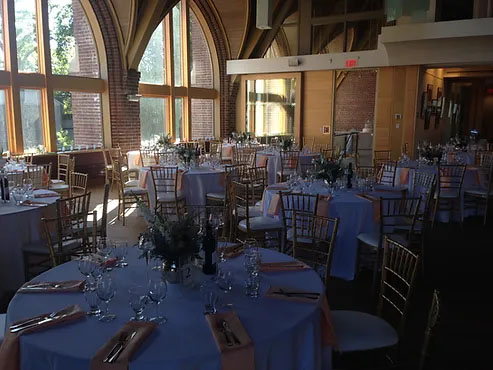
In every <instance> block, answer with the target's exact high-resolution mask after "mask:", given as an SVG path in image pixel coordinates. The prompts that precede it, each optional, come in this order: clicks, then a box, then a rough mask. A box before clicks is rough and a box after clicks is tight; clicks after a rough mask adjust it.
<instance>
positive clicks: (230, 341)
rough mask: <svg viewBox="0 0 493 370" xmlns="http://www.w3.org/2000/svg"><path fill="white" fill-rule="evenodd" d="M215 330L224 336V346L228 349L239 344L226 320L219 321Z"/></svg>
mask: <svg viewBox="0 0 493 370" xmlns="http://www.w3.org/2000/svg"><path fill="white" fill-rule="evenodd" d="M217 328H218V330H219V331H220V332H221V333H222V334H223V335H224V338H225V339H226V345H227V346H228V347H232V346H238V345H240V344H241V341H240V339H239V338H238V336H237V335H236V334H235V332H234V331H233V330H232V329H231V326H230V325H229V323H228V322H227V321H226V320H221V321H219V323H218V327H217Z"/></svg>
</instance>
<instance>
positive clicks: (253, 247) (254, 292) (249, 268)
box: [243, 239, 260, 298]
mask: <svg viewBox="0 0 493 370" xmlns="http://www.w3.org/2000/svg"><path fill="white" fill-rule="evenodd" d="M244 255H245V260H244V262H243V264H244V267H245V270H246V273H247V279H246V281H245V288H246V289H245V294H246V295H247V296H249V297H252V298H257V297H258V296H259V291H260V274H259V270H260V255H259V251H258V247H257V242H256V240H254V239H247V240H246V241H245V250H244Z"/></svg>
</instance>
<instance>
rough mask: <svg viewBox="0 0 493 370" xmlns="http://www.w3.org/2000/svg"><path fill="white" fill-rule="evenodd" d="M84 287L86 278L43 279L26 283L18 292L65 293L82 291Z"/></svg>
mask: <svg viewBox="0 0 493 370" xmlns="http://www.w3.org/2000/svg"><path fill="white" fill-rule="evenodd" d="M83 289H84V280H68V281H42V282H34V281H32V282H28V283H25V284H24V285H23V286H21V288H20V289H19V290H18V292H17V293H63V292H80V291H82V290H83Z"/></svg>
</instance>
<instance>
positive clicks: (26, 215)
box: [0, 190, 58, 293]
mask: <svg viewBox="0 0 493 370" xmlns="http://www.w3.org/2000/svg"><path fill="white" fill-rule="evenodd" d="M51 193H53V192H52V191H48V190H35V191H34V194H35V196H36V195H38V196H40V195H41V194H47V195H49V194H51ZM57 199H58V195H57V196H53V197H43V198H35V201H36V202H40V203H46V204H48V206H41V207H37V206H22V205H20V206H16V205H15V203H14V201H10V202H8V203H3V202H2V201H1V200H0V236H1V238H2V242H1V243H0V293H1V292H2V291H4V290H5V291H7V290H12V291H15V290H17V289H18V288H19V287H20V286H21V285H22V284H23V283H24V262H23V261H24V260H23V256H22V248H23V247H24V246H27V245H33V244H39V243H44V242H43V241H42V240H41V235H42V232H43V231H42V230H43V228H42V225H41V218H42V217H54V216H55V213H56V209H55V205H54V203H55V202H56V200H57Z"/></svg>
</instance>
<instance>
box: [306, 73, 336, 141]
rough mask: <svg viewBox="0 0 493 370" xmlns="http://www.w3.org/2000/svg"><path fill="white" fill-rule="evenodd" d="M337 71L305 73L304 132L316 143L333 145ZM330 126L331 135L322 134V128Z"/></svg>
mask: <svg viewBox="0 0 493 370" xmlns="http://www.w3.org/2000/svg"><path fill="white" fill-rule="evenodd" d="M334 75H335V71H313V72H304V73H303V86H302V89H301V91H302V92H303V94H302V98H303V100H302V114H301V117H302V124H301V127H302V131H301V135H302V136H304V137H305V138H310V139H311V138H313V137H315V143H320V144H327V143H328V144H332V131H333V122H334V120H333V118H334V114H333V109H334V106H333V102H334ZM326 125H328V126H330V134H325V135H324V134H323V133H322V126H326Z"/></svg>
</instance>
